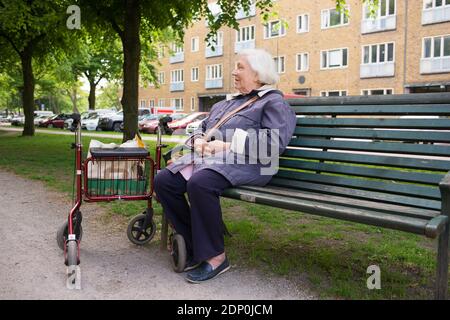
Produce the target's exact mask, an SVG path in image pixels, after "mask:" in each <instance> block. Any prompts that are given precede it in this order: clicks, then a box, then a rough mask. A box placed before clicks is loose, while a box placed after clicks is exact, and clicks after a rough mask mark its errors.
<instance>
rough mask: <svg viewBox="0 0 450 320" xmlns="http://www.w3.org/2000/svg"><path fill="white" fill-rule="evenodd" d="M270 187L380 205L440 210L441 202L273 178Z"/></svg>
mask: <svg viewBox="0 0 450 320" xmlns="http://www.w3.org/2000/svg"><path fill="white" fill-rule="evenodd" d="M269 185H270V186H278V187H284V188H288V189H292V190H305V191H313V192H321V193H323V194H330V195H344V194H345V195H346V196H348V197H353V198H356V199H364V200H367V199H369V200H376V201H379V202H382V203H390V204H398V205H407V206H412V207H417V208H424V209H431V210H440V209H441V202H440V201H437V200H428V199H423V198H417V197H408V196H402V195H394V194H392V193H383V192H376V191H366V190H359V189H354V188H348V187H340V186H330V185H323V184H318V183H312V182H306V181H295V180H288V179H282V178H277V177H274V178H272V180H271V181H270V182H269Z"/></svg>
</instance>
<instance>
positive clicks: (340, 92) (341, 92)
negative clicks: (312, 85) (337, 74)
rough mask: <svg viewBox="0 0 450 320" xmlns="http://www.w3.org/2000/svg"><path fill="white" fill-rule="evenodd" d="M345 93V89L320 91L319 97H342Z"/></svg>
mask: <svg viewBox="0 0 450 320" xmlns="http://www.w3.org/2000/svg"><path fill="white" fill-rule="evenodd" d="M346 95H347V90H330V91H321V92H320V96H321V97H343V96H346Z"/></svg>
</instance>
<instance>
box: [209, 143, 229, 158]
mask: <svg viewBox="0 0 450 320" xmlns="http://www.w3.org/2000/svg"><path fill="white" fill-rule="evenodd" d="M230 146H231V143H229V142H223V141H221V140H214V141H210V142H207V143H206V146H205V147H204V149H203V155H204V156H206V157H209V156H210V155H213V154H215V153H219V152H223V151H225V150H228V149H230Z"/></svg>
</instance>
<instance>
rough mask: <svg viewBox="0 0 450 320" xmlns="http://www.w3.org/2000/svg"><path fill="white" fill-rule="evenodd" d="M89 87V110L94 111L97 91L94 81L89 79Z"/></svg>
mask: <svg viewBox="0 0 450 320" xmlns="http://www.w3.org/2000/svg"><path fill="white" fill-rule="evenodd" d="M89 85H90V86H89V98H88V100H89V110H95V91H96V90H97V84H96V83H95V79H94V80H91V79H89Z"/></svg>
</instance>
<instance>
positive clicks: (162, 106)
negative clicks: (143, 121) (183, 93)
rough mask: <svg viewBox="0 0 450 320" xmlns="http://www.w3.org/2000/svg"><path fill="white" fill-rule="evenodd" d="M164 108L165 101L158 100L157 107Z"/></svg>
mask: <svg viewBox="0 0 450 320" xmlns="http://www.w3.org/2000/svg"><path fill="white" fill-rule="evenodd" d="M165 106H166V99H164V98H160V99H159V100H158V107H160V108H164V107H165Z"/></svg>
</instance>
